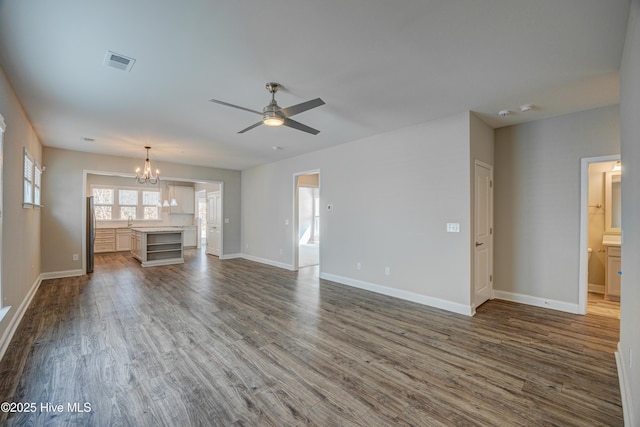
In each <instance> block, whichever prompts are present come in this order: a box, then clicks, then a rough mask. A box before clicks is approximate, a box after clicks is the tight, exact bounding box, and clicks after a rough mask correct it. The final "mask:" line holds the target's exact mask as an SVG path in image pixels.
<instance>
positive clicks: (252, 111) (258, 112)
mask: <svg viewBox="0 0 640 427" xmlns="http://www.w3.org/2000/svg"><path fill="white" fill-rule="evenodd" d="M209 101H211V102H215V103H216V104H220V105H225V106H227V107H232V108H237V109H239V110H244V111H248V112H250V113H256V114H260V115H262V112H260V111H256V110H252V109H251V108H244V107H241V106H239V105H234V104H229V103H228V102H224V101H218V100H217V99H210V100H209Z"/></svg>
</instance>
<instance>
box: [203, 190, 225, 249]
mask: <svg viewBox="0 0 640 427" xmlns="http://www.w3.org/2000/svg"><path fill="white" fill-rule="evenodd" d="M221 218H222V204H221V203H220V192H219V191H216V192H214V193H209V194H207V250H206V252H207V253H208V254H211V255H215V256H220V240H221V239H220V235H221V234H220V232H221V230H222V229H221V227H222V223H221Z"/></svg>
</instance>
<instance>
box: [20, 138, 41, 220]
mask: <svg viewBox="0 0 640 427" xmlns="http://www.w3.org/2000/svg"><path fill="white" fill-rule="evenodd" d="M22 176H23V184H24V185H23V192H22V207H24V208H31V207H40V206H41V205H42V200H41V195H42V192H41V190H40V189H41V187H42V168H41V167H40V165H38V164H37V163H36V162H35V161H34V160H33V157H32V156H31V154H30V153H29V150H27V148H26V147H25V148H24V163H23V174H22Z"/></svg>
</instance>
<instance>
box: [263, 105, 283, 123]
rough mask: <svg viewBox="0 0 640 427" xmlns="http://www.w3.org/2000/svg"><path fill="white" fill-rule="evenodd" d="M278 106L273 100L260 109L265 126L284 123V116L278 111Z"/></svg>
mask: <svg viewBox="0 0 640 427" xmlns="http://www.w3.org/2000/svg"><path fill="white" fill-rule="evenodd" d="M280 109H281V108H280V106H279V105H278V104H277V103H276V101H275V100H273V101H271V103H270V104H269V105H267V106H266V107H264V108H263V109H262V122H263V123H264V124H265V125H267V126H280V125H282V124H283V123H284V116H283V115H282V113H280Z"/></svg>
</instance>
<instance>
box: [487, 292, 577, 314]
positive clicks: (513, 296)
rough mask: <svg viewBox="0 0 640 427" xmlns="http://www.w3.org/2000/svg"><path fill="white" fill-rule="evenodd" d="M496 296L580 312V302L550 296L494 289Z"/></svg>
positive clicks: (569, 311)
mask: <svg viewBox="0 0 640 427" xmlns="http://www.w3.org/2000/svg"><path fill="white" fill-rule="evenodd" d="M493 296H494V298H497V299H501V300H505V301H512V302H518V303H521V304H527V305H533V306H535V307H542V308H550V309H552V310H558V311H565V312H567V313H573V314H580V307H579V306H578V304H572V303H569V302H564V301H557V300H552V299H548V298H540V297H534V296H531V295H524V294H516V293H513V292H507V291H497V290H494V291H493Z"/></svg>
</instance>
